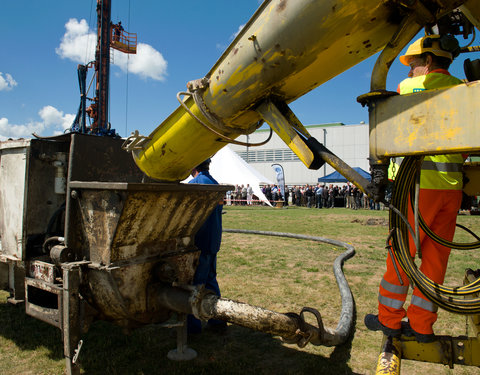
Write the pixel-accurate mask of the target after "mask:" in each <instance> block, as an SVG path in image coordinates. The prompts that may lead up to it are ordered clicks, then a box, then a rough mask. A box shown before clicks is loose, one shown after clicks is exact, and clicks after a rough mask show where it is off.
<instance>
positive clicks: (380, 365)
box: [375, 352, 400, 375]
mask: <svg viewBox="0 0 480 375" xmlns="http://www.w3.org/2000/svg"><path fill="white" fill-rule="evenodd" d="M375 374H376V375H399V374H400V358H398V356H397V355H395V354H393V353H386V352H382V353H380V355H379V356H378V362H377V369H376V371H375Z"/></svg>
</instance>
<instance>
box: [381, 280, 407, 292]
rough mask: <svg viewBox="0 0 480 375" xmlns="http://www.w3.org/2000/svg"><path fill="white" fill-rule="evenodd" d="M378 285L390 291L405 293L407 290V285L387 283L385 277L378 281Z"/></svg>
mask: <svg viewBox="0 0 480 375" xmlns="http://www.w3.org/2000/svg"><path fill="white" fill-rule="evenodd" d="M380 285H381V286H382V288H383V289H385V290H388V291H389V292H391V293H395V294H407V292H408V285H406V286H401V285H395V284H392V283H389V282H388V281H387V280H385V279H382V281H381V282H380Z"/></svg>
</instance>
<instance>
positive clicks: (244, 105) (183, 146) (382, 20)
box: [132, 0, 405, 181]
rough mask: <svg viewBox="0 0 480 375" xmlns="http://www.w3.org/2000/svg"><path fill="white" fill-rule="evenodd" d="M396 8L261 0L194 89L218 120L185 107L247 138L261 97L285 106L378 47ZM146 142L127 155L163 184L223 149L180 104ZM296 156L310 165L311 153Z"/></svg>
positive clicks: (379, 0)
mask: <svg viewBox="0 0 480 375" xmlns="http://www.w3.org/2000/svg"><path fill="white" fill-rule="evenodd" d="M400 8H401V6H399V5H398V4H397V3H396V2H389V3H386V2H385V1H383V0H364V1H362V2H352V1H349V0H334V1H328V2H327V1H311V0H295V1H287V0H267V1H264V2H263V3H262V5H261V6H260V7H259V9H258V10H257V12H256V13H255V14H254V15H253V16H252V18H251V19H250V21H248V23H247V24H246V25H245V27H244V28H243V30H242V31H241V32H240V33H239V35H238V36H237V37H236V38H235V40H234V41H233V42H232V44H231V45H230V46H229V47H228V48H227V50H226V51H225V52H224V54H223V55H222V56H221V58H220V59H219V61H218V62H217V63H216V64H215V65H214V67H213V68H212V69H211V70H210V72H209V73H208V74H207V75H206V77H205V78H206V79H205V82H206V84H205V86H204V87H201V88H199V89H198V93H199V94H200V95H198V98H200V99H199V100H201V102H202V103H200V104H199V103H197V104H198V105H201V106H202V108H204V109H205V110H206V111H207V112H209V114H211V115H212V117H214V118H215V119H218V120H219V121H218V122H217V123H215V124H212V123H211V122H210V123H209V122H208V121H207V120H206V119H205V118H203V116H201V114H199V111H198V110H197V108H196V106H195V105H193V104H191V103H189V106H190V107H191V108H192V111H193V112H195V113H196V114H197V115H199V117H201V118H202V119H203V120H204V121H205V122H206V123H208V124H209V125H210V126H212V127H214V128H215V129H216V130H217V131H218V132H220V133H221V134H226V135H228V136H229V137H232V138H235V137H236V136H238V135H240V134H249V133H251V132H252V131H254V130H255V129H256V127H255V126H256V123H257V122H258V121H259V120H260V119H261V116H260V114H259V113H257V112H256V110H255V109H256V106H257V105H258V104H260V103H261V102H262V101H263V100H265V99H267V98H270V97H275V98H278V99H280V100H281V101H282V102H285V103H289V102H291V101H293V100H295V99H297V98H298V97H300V96H302V95H304V94H305V93H307V92H308V91H310V90H312V89H314V88H315V87H317V86H319V85H321V84H322V83H324V82H326V81H328V80H329V79H331V78H333V77H335V76H336V75H338V74H340V73H342V72H344V71H345V70H347V69H349V68H350V67H352V66H354V65H356V64H358V63H359V62H361V61H362V60H364V59H366V58H367V57H369V56H371V55H373V54H374V53H376V52H378V51H379V50H381V49H382V48H383V47H384V46H385V44H386V43H387V42H388V41H389V40H390V38H391V37H392V35H393V34H394V33H395V32H396V30H397V28H398V25H399V23H400V22H401V20H402V17H404V16H405V14H404V13H403V12H402V10H401V9H400ZM188 101H191V99H189V100H188ZM149 138H151V139H152V140H151V141H149V142H146V143H145V144H144V146H143V147H142V149H136V150H133V151H132V152H133V154H134V159H135V162H136V163H137V165H138V166H139V167H140V169H141V170H142V171H144V172H145V173H146V174H147V175H148V176H150V177H152V178H155V179H159V180H166V181H174V180H181V179H183V178H184V177H185V176H186V175H188V173H189V172H190V170H191V169H192V168H193V167H195V166H196V165H197V164H198V163H200V162H201V161H203V159H205V158H206V157H209V156H211V155H213V154H214V153H215V152H216V151H218V150H219V149H220V148H221V147H222V146H224V145H225V144H226V143H224V142H218V141H217V137H215V136H214V135H213V133H211V134H209V133H208V131H207V130H205V129H202V127H201V126H200V125H199V124H198V122H197V121H196V120H195V119H193V118H192V117H191V116H190V115H189V114H188V113H187V112H186V111H185V109H184V108H182V107H179V108H178V109H177V110H176V111H175V112H174V113H173V114H172V115H171V116H169V118H168V119H167V120H165V121H164V122H163V123H162V124H161V125H160V126H159V127H157V129H155V130H154V131H153V132H152V134H151V135H150V137H149ZM291 145H292V146H294V145H297V143H296V142H291ZM294 151H296V152H297V155H299V157H301V159H303V160H305V161H306V163H307V164H308V160H310V159H311V157H310V156H308V155H306V154H302V152H301V150H299V149H298V148H297V150H294ZM186 154H189V155H186ZM307 154H308V152H307Z"/></svg>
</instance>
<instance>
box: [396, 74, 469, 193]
mask: <svg viewBox="0 0 480 375" xmlns="http://www.w3.org/2000/svg"><path fill="white" fill-rule="evenodd" d="M460 83H462V81H461V80H460V79H458V78H455V77H453V76H451V75H450V73H449V72H448V71H447V70H444V69H437V70H434V71H433V72H431V73H429V74H427V75H422V76H418V77H413V78H407V79H404V80H403V81H402V82H400V84H399V85H398V90H397V91H398V92H399V93H400V94H410V93H415V92H420V91H424V90H430V89H439V88H444V87H448V86H455V85H458V84H460ZM463 162H464V157H463V156H462V155H461V154H449V155H435V156H425V158H424V161H423V164H422V173H421V175H420V188H421V189H437V190H462V188H463V178H462V165H463Z"/></svg>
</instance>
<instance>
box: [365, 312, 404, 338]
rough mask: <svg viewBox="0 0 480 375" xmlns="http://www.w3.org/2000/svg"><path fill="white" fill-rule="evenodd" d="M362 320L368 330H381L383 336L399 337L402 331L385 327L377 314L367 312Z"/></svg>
mask: <svg viewBox="0 0 480 375" xmlns="http://www.w3.org/2000/svg"><path fill="white" fill-rule="evenodd" d="M364 322H365V326H366V327H367V328H368V329H369V330H370V331H382V332H383V334H384V335H385V336H392V337H399V336H400V334H401V332H402V331H401V330H400V329H393V328H388V327H385V326H384V325H383V324H382V323H380V321H379V320H378V315H373V314H367V315H365V320H364Z"/></svg>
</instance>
